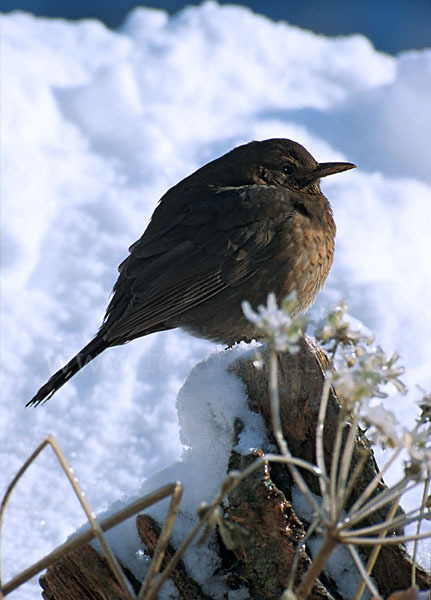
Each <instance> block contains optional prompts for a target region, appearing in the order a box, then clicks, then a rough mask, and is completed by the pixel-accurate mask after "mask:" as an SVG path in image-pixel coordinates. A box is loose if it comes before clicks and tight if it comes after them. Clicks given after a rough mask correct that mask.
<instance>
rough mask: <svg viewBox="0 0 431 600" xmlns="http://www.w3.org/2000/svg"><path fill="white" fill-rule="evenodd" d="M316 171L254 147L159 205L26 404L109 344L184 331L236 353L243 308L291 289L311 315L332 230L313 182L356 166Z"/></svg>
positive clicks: (216, 164) (184, 184) (310, 164)
mask: <svg viewBox="0 0 431 600" xmlns="http://www.w3.org/2000/svg"><path fill="white" fill-rule="evenodd" d="M354 166H355V165H353V164H351V163H346V162H332V163H318V162H316V161H315V160H314V158H313V157H312V156H311V154H309V152H307V150H305V148H304V147H303V146H301V145H300V144H298V143H296V142H293V141H291V140H287V139H270V140H265V141H262V142H251V143H249V144H245V145H243V146H239V147H238V148H234V149H233V150H231V151H230V152H228V153H227V154H225V155H224V156H222V157H220V158H217V159H216V160H213V161H211V162H210V163H208V164H207V165H205V166H203V167H201V168H200V169H198V170H197V171H196V172H195V173H193V174H192V175H189V176H188V177H186V178H185V179H183V180H182V181H180V183H178V184H177V185H175V186H174V187H172V188H171V189H170V190H168V191H167V192H166V194H165V195H164V196H163V197H162V198H161V200H160V202H159V204H158V206H157V208H156V209H155V211H154V213H153V216H152V218H151V221H150V223H149V225H148V227H147V229H146V231H145V232H144V234H143V235H142V237H141V238H140V239H139V240H138V241H137V242H135V243H134V244H133V245H132V246H131V247H130V248H129V251H130V254H129V256H128V257H127V258H126V260H124V261H123V262H122V263H121V264H120V266H119V268H118V270H119V273H120V274H119V277H118V279H117V282H116V283H115V286H114V290H113V295H112V299H111V301H110V303H109V306H108V308H107V310H106V315H105V317H104V320H103V323H102V325H101V327H100V329H99V331H98V333H97V334H96V336H95V337H94V339H93V340H91V342H90V343H89V344H87V345H86V346H85V347H84V348H83V349H82V350H80V352H79V353H78V354H77V355H76V356H75V357H74V358H72V359H71V360H70V361H69V362H68V363H67V364H66V365H65V366H64V367H63V368H62V369H60V370H59V371H58V372H57V373H55V374H54V375H53V376H52V377H51V378H50V379H49V381H48V382H47V383H45V385H44V386H42V387H41V388H40V390H39V391H38V392H37V394H36V395H35V396H34V398H32V400H30V401H29V402H28V403H27V406H29V405H38V404H40V403H41V402H43V401H46V400H48V399H49V398H50V397H51V396H52V395H53V394H54V393H55V392H56V391H57V390H58V389H59V388H60V387H61V386H62V385H64V383H66V381H68V380H69V379H70V378H71V377H72V376H73V375H75V373H77V372H78V371H79V370H80V369H81V368H82V367H83V366H85V365H86V364H87V363H88V362H90V361H91V360H93V359H94V358H95V357H96V356H97V355H99V354H100V353H101V352H103V351H104V350H105V349H106V348H109V347H110V346H118V345H121V344H124V343H126V342H129V341H130V340H133V339H135V338H138V337H141V336H144V335H148V334H150V333H153V332H155V331H163V330H166V329H172V328H175V327H182V328H183V329H185V330H186V331H188V332H189V333H191V334H192V335H195V336H198V337H203V338H207V339H209V340H212V341H214V342H221V343H223V344H227V345H232V344H234V343H235V342H239V341H241V340H245V341H250V340H251V339H253V338H258V337H259V332H258V331H256V330H255V326H254V325H253V324H252V323H250V322H249V321H247V320H246V319H245V317H244V315H243V313H242V309H241V302H242V301H243V300H249V301H250V302H251V304H252V305H253V306H258V305H259V304H265V303H266V298H267V295H268V293H269V292H274V293H275V295H276V298H277V300H278V302H281V301H282V300H283V299H284V297H285V296H287V295H288V294H290V293H291V292H292V291H294V290H296V297H297V303H296V308H295V314H296V313H299V312H302V311H304V310H305V309H306V308H307V307H308V306H310V305H311V304H312V303H313V301H314V300H315V298H316V295H317V293H318V292H319V290H320V289H321V287H322V285H323V283H324V281H325V279H326V277H327V276H328V273H329V269H330V267H331V264H332V259H333V253H334V236H335V223H334V220H333V218H332V210H331V206H330V204H329V202H328V200H327V199H326V198H325V196H324V195H323V194H322V192H321V191H320V186H319V180H320V178H321V177H326V176H327V175H332V174H333V173H340V172H341V171H346V170H348V169H352V168H354Z"/></svg>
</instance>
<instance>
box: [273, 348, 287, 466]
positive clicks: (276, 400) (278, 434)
mask: <svg viewBox="0 0 431 600" xmlns="http://www.w3.org/2000/svg"><path fill="white" fill-rule="evenodd" d="M269 395H270V398H271V419H272V429H273V432H274V436H275V439H276V442H277V444H278V447H279V450H280V454H282V455H283V456H288V455H289V454H290V452H289V450H288V448H287V444H286V440H285V439H284V437H283V431H282V427H281V419H280V394H279V391H278V356H277V353H276V351H275V350H274V349H271V355H270V371H269Z"/></svg>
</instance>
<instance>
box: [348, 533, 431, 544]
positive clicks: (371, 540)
mask: <svg viewBox="0 0 431 600" xmlns="http://www.w3.org/2000/svg"><path fill="white" fill-rule="evenodd" d="M353 534H354V530H353V531H352V536H351V537H349V538H348V539H347V538H345V539H344V540H343V541H345V542H346V543H349V544H356V545H357V546H375V545H376V544H382V546H389V545H390V544H405V543H406V542H412V541H413V540H426V539H427V538H429V537H430V536H431V534H430V533H428V532H427V533H419V534H418V535H393V536H391V537H386V538H384V537H354V536H353ZM343 537H344V536H343Z"/></svg>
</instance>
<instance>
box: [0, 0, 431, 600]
mask: <svg viewBox="0 0 431 600" xmlns="http://www.w3.org/2000/svg"><path fill="white" fill-rule="evenodd" d="M1 20H2V23H1V27H2V36H1V46H2V47H1V55H2V83H1V105H2V110H1V119H2V124H1V125H2V131H1V135H2V155H1V161H2V162H1V193H2V257H3V262H2V278H3V280H2V297H1V300H2V338H1V344H2V347H1V356H2V373H1V376H2V398H1V432H0V433H1V466H0V472H1V482H0V492H1V493H3V492H4V490H5V489H6V486H7V484H8V482H10V481H11V479H12V477H13V476H14V474H15V473H16V471H17V470H18V468H19V467H20V466H21V465H22V463H23V462H24V460H25V459H26V458H27V457H28V456H29V455H30V454H31V452H32V451H33V450H34V449H35V447H36V446H37V445H38V444H39V443H40V442H41V441H42V440H43V439H44V438H45V437H46V436H47V435H48V434H53V435H54V436H55V437H56V439H57V441H58V443H59V444H60V446H61V448H62V449H63V451H64V453H65V455H66V457H67V459H68V460H69V462H70V464H71V465H72V467H73V470H74V473H75V475H76V477H77V478H78V480H79V482H80V484H81V486H82V488H83V490H84V491H85V494H86V497H87V500H88V501H89V502H90V504H91V506H92V508H93V510H94V512H96V513H102V512H103V511H105V510H106V509H108V507H110V506H111V505H112V504H113V503H116V504H115V505H114V506H117V505H118V502H120V503H121V502H123V501H126V500H128V499H130V498H131V497H134V496H136V495H139V494H140V493H144V491H150V490H151V489H154V488H155V487H157V486H158V485H161V484H162V483H165V482H167V481H173V480H177V479H179V480H181V481H182V482H183V483H184V485H185V499H184V505H183V509H182V510H183V514H184V515H186V519H185V520H184V522H186V521H187V519H188V522H189V523H190V526H191V524H192V521H193V519H194V518H195V516H194V515H195V509H196V507H197V506H198V504H199V503H200V502H201V501H210V500H211V499H212V497H213V495H214V493H215V491H216V489H217V484H218V483H219V481H220V478H221V477H222V470H223V466H225V464H226V448H225V446H226V444H227V441H226V440H229V439H230V438H229V436H231V435H232V425H233V419H234V417H235V416H242V417H243V418H244V420H245V421H246V422H247V423H248V425H247V427H246V432H245V433H244V437H243V438H242V440H241V447H242V449H244V448H247V447H254V446H259V444H261V445H262V444H264V441H262V435H263V434H262V429H261V424H260V423H259V422H258V419H257V418H256V417H254V418H253V417H250V416H249V417H247V416H246V410H245V404H244V403H245V396H244V394H243V391H242V387H241V384H240V382H239V381H238V380H237V379H236V378H235V377H234V376H233V375H232V374H227V372H226V366H227V364H228V363H229V361H230V360H233V358H234V357H236V356H238V355H239V354H241V353H244V352H247V351H249V349H248V347H244V346H242V345H241V346H239V347H238V348H234V349H233V350H231V351H229V352H228V353H226V355H224V354H223V353H221V352H220V350H221V348H216V347H215V346H214V345H213V344H211V343H209V342H206V341H202V340H198V339H195V338H192V337H190V336H188V335H187V334H185V333H182V332H181V331H170V332H163V333H157V334H154V335H151V336H148V337H146V338H143V339H141V340H137V341H135V342H133V343H131V344H128V345H126V346H123V347H120V348H114V349H111V350H108V351H106V352H105V353H104V354H103V355H102V356H101V357H99V358H98V359H97V360H96V361H95V362H94V363H93V364H92V365H91V366H88V367H87V368H86V369H84V370H83V371H82V372H81V373H80V374H78V375H77V376H76V377H74V378H73V379H72V380H71V381H70V382H69V383H68V384H67V385H66V386H64V388H63V389H62V390H60V391H59V392H58V393H57V394H56V396H55V397H54V398H53V399H52V400H50V401H49V403H48V404H46V405H45V406H43V407H39V408H37V409H34V410H33V409H25V410H24V404H25V403H26V402H27V401H28V400H29V399H30V398H31V397H32V396H33V394H34V393H35V392H36V391H37V389H38V388H39V387H40V385H41V384H43V383H44V382H45V381H46V379H47V378H48V377H49V376H50V375H51V374H52V372H53V371H54V370H55V369H56V368H58V367H60V366H61V365H62V364H63V363H64V362H65V361H66V360H68V359H69V358H70V357H71V356H72V355H73V354H75V353H76V352H77V351H78V350H79V349H80V348H81V347H82V346H83V345H84V344H85V343H87V341H88V340H89V339H90V338H91V337H92V336H93V335H94V333H95V332H96V330H97V328H98V326H99V324H100V321H101V319H102V317H103V314H104V310H105V308H106V304H107V300H108V297H109V294H110V291H111V289H112V286H113V284H114V282H115V279H116V267H117V265H118V264H119V263H120V262H121V261H122V260H123V259H124V257H125V256H126V254H127V248H128V246H129V245H130V244H131V243H132V242H134V241H135V240H136V239H137V238H138V237H140V235H141V234H142V232H143V230H144V229H145V227H146V225H147V223H148V220H149V218H150V216H151V213H152V211H153V209H154V208H155V206H156V203H157V200H158V199H159V198H160V196H161V195H162V194H163V193H164V192H165V191H166V190H167V189H168V188H169V187H170V186H172V185H173V184H175V183H176V182H177V181H179V180H180V179H181V178H183V177H184V176H186V175H188V174H190V173H191V172H192V171H194V170H195V169H196V168H198V167H199V166H201V165H202V164H204V163H206V162H208V161H209V160H211V159H213V158H215V157H217V156H220V155H221V154H223V153H224V152H226V151H228V150H230V149H231V148H233V147H234V146H237V145H239V144H241V143H245V142H247V141H250V140H253V139H257V140H259V139H266V138H271V137H287V138H291V139H294V140H296V141H298V142H300V143H302V144H303V145H304V146H305V147H306V148H307V149H308V150H309V151H310V152H311V153H312V154H313V155H314V156H315V157H316V158H317V160H320V161H322V162H325V161H330V160H348V161H351V162H354V163H356V164H357V165H358V168H357V169H356V170H355V171H350V172H348V173H344V174H341V175H338V176H336V177H333V178H328V179H327V180H325V181H323V182H322V189H323V191H324V192H325V193H326V195H327V196H328V197H329V199H330V201H331V203H332V206H333V210H334V215H335V220H336V223H337V242H336V254H335V261H334V265H333V268H332V271H331V274H330V276H329V279H328V281H327V283H326V286H325V288H324V290H323V291H322V293H321V294H320V296H319V299H318V301H317V303H316V305H315V307H314V308H313V309H312V311H311V312H312V315H314V316H319V315H320V314H321V311H322V310H327V309H329V308H331V307H332V306H333V304H334V303H335V302H337V301H338V300H340V299H341V298H345V299H346V300H347V302H348V304H349V309H350V312H351V314H352V315H353V316H354V317H355V318H357V319H359V320H360V321H362V322H363V323H364V324H365V325H366V326H367V327H369V328H370V329H371V330H372V331H373V332H374V333H375V334H376V337H377V341H378V343H379V344H381V345H382V346H383V347H384V348H385V349H386V350H387V352H388V353H391V352H392V351H395V350H396V351H398V352H399V353H400V354H401V356H402V361H403V363H404V364H405V366H406V368H407V372H406V376H405V377H404V380H405V381H406V383H407V384H408V385H409V387H410V390H411V391H410V394H409V395H408V396H407V397H404V398H403V399H402V400H401V402H397V403H394V404H393V407H394V410H396V412H397V416H398V419H399V420H400V421H401V422H402V423H403V424H405V425H411V424H412V423H413V421H414V418H415V417H416V415H417V412H416V407H415V400H418V399H419V398H420V395H421V392H420V391H419V390H417V389H416V384H418V385H420V386H422V388H424V389H426V390H428V389H429V383H430V382H429V373H430V370H429V365H430V358H431V348H430V338H431V336H430V320H431V317H430V307H431V289H430V281H431V277H430V273H431V250H430V238H429V227H430V223H431V171H430V168H429V165H430V164H431V145H430V143H429V140H430V139H431V121H430V119H429V103H430V100H431V51H430V50H426V49H424V50H420V51H415V52H408V53H403V54H400V55H399V56H396V57H392V56H389V55H385V54H382V53H379V52H376V51H375V50H374V49H373V47H372V45H371V44H370V42H369V41H368V40H367V39H366V38H364V37H362V36H359V35H354V36H346V37H336V38H327V37H324V36H321V35H316V34H314V33H312V32H310V31H304V30H301V29H299V28H297V27H293V26H291V25H289V24H288V23H283V22H273V21H271V20H269V19H267V18H265V17H262V16H259V15H256V14H253V13H252V12H251V11H250V10H248V9H246V8H240V7H235V6H223V7H222V6H219V5H218V4H217V3H215V2H206V3H204V4H202V5H200V6H197V7H190V8H187V9H185V10H183V11H182V12H180V13H179V14H178V15H175V16H171V17H170V16H168V15H167V13H165V12H162V11H157V10H152V9H144V8H138V9H135V10H134V11H133V12H132V13H131V14H130V16H129V18H128V20H127V21H126V23H125V25H124V26H123V27H122V29H121V30H120V31H116V32H113V31H110V30H108V29H106V28H105V27H104V26H103V25H102V24H101V23H99V22H97V21H80V22H67V21H63V20H51V19H42V18H35V17H34V16H32V15H29V14H24V13H14V14H10V15H7V16H2V18H1ZM220 318H221V319H222V318H223V315H220ZM214 350H215V351H216V354H215V355H214V356H213V357H211V358H210V359H209V360H208V361H207V362H204V363H203V365H201V366H198V367H196V368H195V369H194V370H193V371H192V372H191V374H190V377H189V379H188V381H187V384H186V385H185V386H184V388H183V389H182V391H181V393H180V394H179V395H178V392H179V390H180V388H181V386H182V385H183V383H184V382H185V380H186V379H187V376H188V374H189V372H190V371H191V369H192V367H193V366H194V365H196V364H197V363H199V362H200V361H202V360H203V359H206V358H207V357H208V355H209V354H210V353H211V352H213V351H214ZM177 396H178V400H177ZM176 406H177V408H178V413H177V409H176ZM247 418H248V419H249V420H248V421H247ZM253 419H254V420H253ZM180 427H181V430H180ZM183 445H184V448H183ZM206 459H208V460H206ZM211 459H212V464H213V465H215V467H214V468H215V470H214V471H213V472H211V473H210V471H209V466H208V465H209V463H210V462H211ZM163 468H164V469H165V470H164V471H161V470H162V469H163ZM398 468H400V467H398ZM398 474H399V473H398ZM395 475H396V474H395ZM148 478H150V479H148ZM145 480H146V483H145V484H144V487H142V484H143V482H144V481H145ZM163 506H166V503H165V504H164V505H163ZM111 510H112V507H111ZM160 510H161V508H156V509H154V511H155V512H154V514H156V513H157V511H160ZM83 521H84V517H83V514H82V512H81V509H80V507H79V505H78V502H77V500H76V498H75V497H74V496H73V494H72V493H71V488H70V484H69V483H68V482H67V481H66V480H65V477H64V476H63V474H62V473H61V471H60V469H59V467H58V466H57V463H56V461H55V460H54V458H53V456H52V453H51V452H50V451H48V450H46V451H45V452H44V453H43V454H42V455H41V456H39V458H38V459H37V461H36V462H35V463H34V464H33V465H32V466H31V468H30V469H29V471H28V472H27V473H26V474H25V476H24V478H23V480H22V481H21V482H20V484H19V485H18V487H17V489H16V490H15V492H14V494H13V496H12V498H11V501H10V504H9V506H8V508H7V513H6V519H5V524H4V530H3V538H2V539H3V544H2V550H3V552H2V554H3V557H2V558H3V572H2V573H3V578H4V579H3V580H4V581H5V580H8V579H9V578H11V577H12V576H13V575H14V574H16V573H17V572H18V571H20V570H21V569H23V568H25V567H26V566H27V565H29V564H30V563H32V562H34V561H35V560H37V559H39V558H41V557H42V556H43V555H45V554H46V553H47V552H49V551H50V550H52V549H53V548H54V547H55V546H57V545H59V544H60V543H62V542H63V541H64V540H65V539H66V537H67V536H68V535H69V534H70V533H72V532H73V531H74V530H75V529H76V528H77V527H79V526H80V525H81V524H82V522H83ZM127 527H129V531H130V535H129V536H128V537H127V536H124V535H123V545H124V547H123V548H119V550H118V551H119V552H120V553H123V555H128V556H129V558H130V561H131V562H133V561H135V562H137V558H136V555H135V554H134V553H135V551H136V550H137V548H138V546H137V536H136V534H135V532H134V530H133V527H132V525H130V523H129V524H126V525H125V526H124V529H123V532H127ZM176 535H177V536H180V535H181V532H179V533H177V534H176ZM111 539H113V541H114V544H117V545H118V546H119V545H120V541H119V540H120V536H119V535H118V534H115V532H114V533H113V534H111ZM199 556H201V562H200V564H197V563H194V564H192V563H193V561H191V560H190V561H189V562H190V564H191V567H190V568H191V569H192V570H194V572H195V573H198V575H199V577H200V580H202V581H203V583H206V585H207V589H208V590H211V589H213V590H214V591H213V593H214V595H215V597H216V596H217V593H218V591H217V590H219V587H218V586H217V583H216V582H214V581H213V580H212V579H211V566H214V565H212V563H211V561H212V560H213V559H214V557H213V555H212V554H211V552H210V551H208V552H207V553H204V552H202V553H199ZM133 568H134V570H136V571H139V566H136V565H135V566H134V567H133ZM211 586H213V587H211ZM240 595H241V593H239V594H238V593H237V596H236V597H239V596H240ZM39 596H40V592H39V586H38V581H37V577H36V578H33V580H32V581H31V582H29V583H28V584H26V585H24V586H22V587H21V588H20V589H19V591H17V592H15V593H13V594H11V596H10V597H11V598H20V599H22V600H27V599H30V598H37V597H39ZM233 597H234V596H232V598H233Z"/></svg>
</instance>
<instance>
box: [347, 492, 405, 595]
mask: <svg viewBox="0 0 431 600" xmlns="http://www.w3.org/2000/svg"><path fill="white" fill-rule="evenodd" d="M399 499H400V497H399V496H398V498H397V500H395V501H394V503H393V505H392V506H391V508H390V509H389V512H388V515H387V518H386V519H387V521H391V520H392V518H393V516H394V515H395V513H396V512H397V508H398V505H399ZM387 533H388V530H387V529H385V530H384V531H383V532H382V537H385V536H386V534H387ZM347 547H348V548H349V550H350V549H351V547H352V548H353V546H350V544H348V545H347ZM381 548H382V546H381V544H378V545H376V546H374V548H373V549H372V551H371V554H370V557H369V559H368V562H367V571H366V572H367V575H368V579H369V575H371V572H372V570H373V569H374V565H375V564H376V560H377V558H378V556H379V554H380V550H381ZM350 553H351V554H352V551H351V550H350ZM352 556H353V554H352ZM361 565H362V561H361ZM358 568H359V567H358ZM359 572H360V573H361V575H362V581H361V583H360V584H359V586H358V589H357V590H356V594H355V597H354V600H360V598H361V596H362V594H363V593H364V589H365V585H366V584H367V579H365V577H364V575H363V573H362V571H361V569H359ZM373 595H374V596H375V595H376V594H375V593H373Z"/></svg>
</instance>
